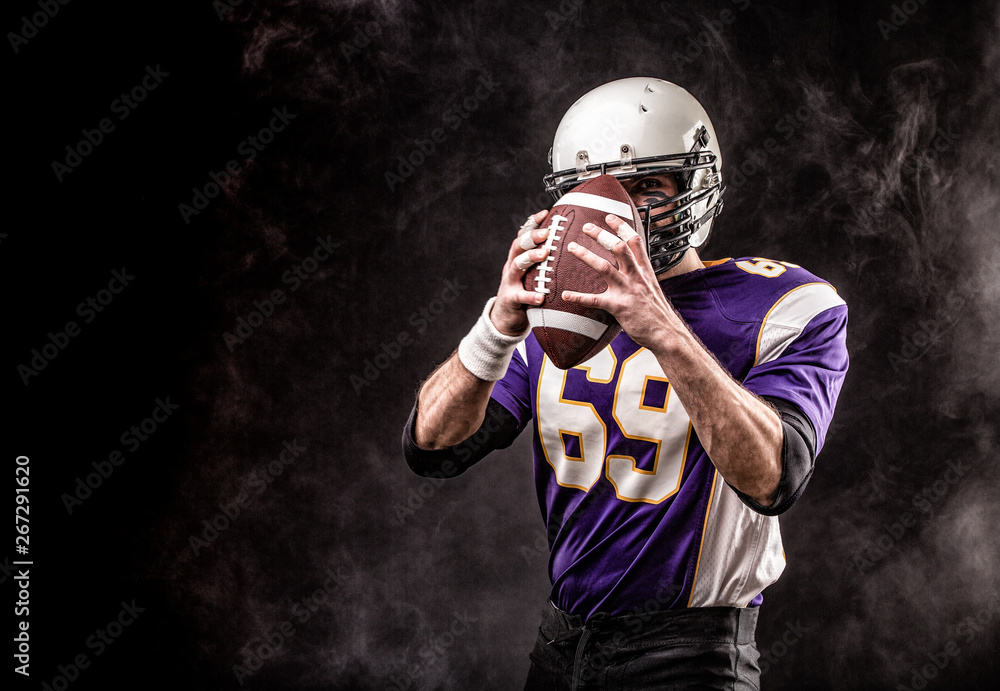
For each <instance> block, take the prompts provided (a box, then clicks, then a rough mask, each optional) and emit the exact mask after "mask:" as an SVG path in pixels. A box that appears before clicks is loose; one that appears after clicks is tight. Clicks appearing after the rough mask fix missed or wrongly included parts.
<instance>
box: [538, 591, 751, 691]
mask: <svg viewBox="0 0 1000 691" xmlns="http://www.w3.org/2000/svg"><path fill="white" fill-rule="evenodd" d="M756 628H757V608H756V607H745V608H736V607H701V608H692V609H680V610H669V611H663V612H654V613H645V614H635V615H624V616H616V617H607V616H605V615H602V614H597V615H595V616H593V617H591V619H590V620H589V621H587V622H584V621H583V620H582V618H581V617H578V616H574V615H571V614H567V613H566V612H563V611H562V610H561V609H559V608H558V607H556V606H555V605H554V604H552V603H551V602H549V603H547V604H546V607H545V609H544V610H542V623H541V626H539V627H538V640H537V641H536V642H535V649H534V650H533V651H532V652H531V669H530V670H528V680H527V682H525V686H524V689H525V691H564V690H565V691H577V689H580V690H583V689H587V690H591V689H602V690H610V689H685V690H687V689H726V690H727V691H751V690H753V691H756V690H757V689H759V688H760V667H759V666H758V665H757V660H758V657H759V654H758V652H757V644H756V641H755V640H754V630H755V629H756Z"/></svg>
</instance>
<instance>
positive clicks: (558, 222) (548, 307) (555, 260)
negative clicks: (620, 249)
mask: <svg viewBox="0 0 1000 691" xmlns="http://www.w3.org/2000/svg"><path fill="white" fill-rule="evenodd" d="M608 214H615V215H616V216H618V217H619V218H621V219H622V220H624V221H625V222H626V223H628V224H629V225H630V226H632V228H633V229H635V230H636V231H637V232H639V233H640V234H641V233H642V232H643V224H642V219H641V218H640V217H639V212H638V211H637V210H636V208H635V204H633V203H632V200H631V199H630V198H629V196H628V193H627V192H626V191H625V188H624V187H622V186H621V183H620V182H618V180H617V179H616V178H615V177H614V176H612V175H601V176H599V177H596V178H593V179H592V180H587V181H586V182H584V183H582V184H580V185H577V186H576V187H574V188H573V189H572V190H570V191H569V192H567V193H566V194H565V195H563V196H562V197H560V198H559V200H558V201H557V202H556V204H555V206H553V207H552V210H551V211H550V212H549V215H548V216H546V218H545V224H546V225H545V226H543V227H545V228H547V230H548V233H549V234H548V237H547V239H546V241H545V243H544V244H543V245H540V247H544V248H545V249H548V251H549V254H548V257H547V258H546V259H545V260H544V261H541V262H539V263H537V264H535V265H534V266H532V267H530V268H529V269H528V270H527V271H526V272H525V274H524V279H523V281H524V288H525V290H532V291H535V292H537V293H541V294H543V295H544V296H545V299H544V301H543V302H542V304H541V305H540V306H539V307H529V308H528V310H527V312H528V321H529V323H530V324H531V331H532V333H533V334H535V338H536V339H538V344H539V345H540V346H541V347H542V350H544V351H545V354H546V355H547V356H548V357H549V359H550V360H552V363H553V364H554V365H555V366H556V367H558V368H559V369H569V368H571V367H576V366H577V365H579V364H580V363H582V362H586V361H587V360H589V359H590V358H592V357H593V356H594V355H596V354H597V353H599V352H600V351H601V350H603V349H604V348H605V347H606V346H607V345H608V344H609V343H611V341H612V340H613V339H614V338H615V336H617V335H618V334H619V333H620V332H621V326H619V325H618V322H617V321H615V318H614V317H612V316H611V315H610V314H609V313H608V312H605V311H604V310H602V309H597V308H594V307H584V306H582V305H577V304H574V303H570V302H566V301H565V300H563V299H562V292H563V291H564V290H572V291H576V292H579V293H603V292H604V291H605V290H607V289H608V284H607V283H605V281H604V279H603V278H601V276H600V275H599V274H598V273H597V272H596V271H594V270H593V269H592V268H590V267H589V266H587V265H586V264H584V263H583V262H582V261H581V260H579V259H577V258H576V257H575V256H573V255H572V254H571V253H570V252H569V251H567V250H566V246H567V245H568V244H569V243H570V242H576V243H577V244H578V245H580V246H581V247H586V248H587V249H589V250H590V251H591V252H593V253H595V254H597V255H599V256H601V257H603V258H605V259H607V260H608V261H610V262H611V263H612V264H613V265H614V266H618V263H617V262H616V261H615V258H614V256H613V255H612V254H611V252H610V250H606V249H604V247H602V246H601V245H600V244H599V243H598V242H597V241H596V240H593V239H591V238H590V237H589V236H588V235H586V234H585V233H584V232H583V226H584V225H586V224H587V223H593V224H594V225H596V226H597V227H598V228H603V229H605V230H608V231H610V232H614V231H612V230H611V228H610V227H608V224H607V223H606V222H605V217H606V216H607V215H608Z"/></svg>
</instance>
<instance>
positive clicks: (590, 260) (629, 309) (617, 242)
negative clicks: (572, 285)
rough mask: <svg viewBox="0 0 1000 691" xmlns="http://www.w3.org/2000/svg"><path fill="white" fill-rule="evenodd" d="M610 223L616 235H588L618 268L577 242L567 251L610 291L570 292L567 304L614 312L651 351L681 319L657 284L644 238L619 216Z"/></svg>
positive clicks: (590, 230) (594, 231)
mask: <svg viewBox="0 0 1000 691" xmlns="http://www.w3.org/2000/svg"><path fill="white" fill-rule="evenodd" d="M605 220H606V221H607V224H608V226H609V227H610V228H611V229H612V230H613V231H615V233H614V234H613V233H609V232H608V231H607V230H604V229H603V228H600V227H598V226H595V225H593V224H591V223H588V224H587V225H585V226H584V227H583V232H584V233H586V234H587V235H588V236H589V237H591V238H593V239H594V240H597V241H598V242H599V243H600V244H601V245H602V246H603V247H605V248H607V249H608V250H610V252H611V254H612V255H614V258H615V261H616V262H618V268H615V266H614V265H613V264H612V263H611V262H609V261H608V260H606V259H604V258H602V257H599V256H598V255H596V254H594V253H593V252H591V251H590V250H588V249H586V248H585V247H581V246H580V245H578V244H577V243H575V242H571V243H570V244H569V245H568V246H567V249H568V250H569V252H570V253H572V254H573V255H575V256H576V257H578V258H579V259H580V260H581V261H583V262H584V263H585V264H587V265H588V266H590V267H591V268H592V269H594V270H595V271H597V273H599V274H600V275H601V278H603V279H604V281H605V282H606V283H607V284H608V289H607V290H606V291H604V292H603V293H577V292H574V291H572V290H565V291H563V300H566V301H567V302H575V303H577V304H580V305H585V306H587V307H597V308H600V309H603V310H606V311H607V312H610V313H611V314H612V315H613V316H614V318H615V319H617V320H618V323H619V324H621V327H622V329H623V330H624V331H625V333H627V334H628V335H629V336H630V337H631V338H632V340H634V341H635V342H636V343H638V344H639V345H641V346H646V347H647V348H649V347H651V346H652V345H653V344H656V343H658V342H660V341H661V340H662V339H663V337H664V333H665V330H664V327H665V326H666V325H667V324H668V323H669V322H670V320H672V319H676V318H677V317H676V313H675V312H674V310H673V307H671V305H670V302H669V301H668V300H667V298H666V296H664V294H663V291H662V290H661V289H660V284H659V282H658V281H657V280H656V274H655V273H654V272H653V265H652V264H650V262H649V257H648V256H647V255H646V246H645V242H644V241H643V239H642V236H641V235H639V233H637V232H635V230H633V229H632V227H631V226H629V224H628V223H626V222H625V221H623V220H622V219H620V218H618V217H617V216H615V215H614V214H608V216H607V218H606V219H605ZM616 234H617V236H616Z"/></svg>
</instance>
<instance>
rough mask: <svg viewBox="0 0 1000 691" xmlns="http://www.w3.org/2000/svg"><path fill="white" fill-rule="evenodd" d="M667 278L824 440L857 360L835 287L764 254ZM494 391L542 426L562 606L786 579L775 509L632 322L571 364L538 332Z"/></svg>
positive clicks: (689, 600) (728, 361)
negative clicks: (764, 510) (704, 441)
mask: <svg viewBox="0 0 1000 691" xmlns="http://www.w3.org/2000/svg"><path fill="white" fill-rule="evenodd" d="M660 286H661V288H662V289H663V291H664V293H665V294H666V295H667V296H668V297H669V298H670V300H671V302H672V303H673V305H674V307H675V308H676V309H677V311H678V312H679V313H680V315H681V316H682V317H683V318H684V320H685V321H686V322H687V324H688V325H689V326H690V327H691V329H692V331H694V333H695V334H697V335H698V337H699V338H700V339H701V341H702V343H704V344H705V347H706V348H708V350H710V351H711V352H712V353H714V355H715V357H716V358H717V359H718V360H719V362H720V363H722V365H723V366H724V367H725V368H726V369H727V370H728V371H729V372H730V373H731V374H732V376H733V377H734V378H736V379H737V380H738V381H740V382H742V383H743V386H744V387H745V388H747V389H748V390H750V391H752V392H753V393H755V394H758V395H765V396H775V397H779V398H782V399H785V400H787V401H790V402H792V403H794V404H795V405H797V406H798V407H799V408H801V409H802V411H803V412H804V413H805V414H806V416H808V418H809V420H810V421H811V422H812V424H813V427H814V428H815V430H816V436H817V446H818V447H820V448H821V447H822V444H823V438H824V436H825V435H826V431H827V428H828V427H829V425H830V420H831V418H832V416H833V409H834V406H835V404H836V401H837V396H838V394H839V392H840V387H841V384H842V382H843V379H844V375H845V374H846V372H847V366H848V357H847V348H846V344H845V337H846V325H847V307H846V305H845V303H844V301H843V300H842V299H841V298H840V297H839V296H838V295H837V293H836V291H835V290H834V289H833V288H832V287H831V286H830V285H829V284H828V283H826V282H824V281H822V280H820V279H818V278H816V277H815V276H813V275H812V274H810V273H808V272H807V271H805V270H804V269H802V268H800V267H798V266H796V265H794V264H788V263H786V262H777V261H771V260H767V259H761V258H745V259H740V260H734V259H726V260H721V261H718V262H710V263H706V265H705V268H703V269H698V270H696V271H692V272H689V273H686V274H683V275H680V276H676V277H673V278H669V279H667V280H665V281H661V282H660ZM493 398H494V399H496V400H497V401H498V402H499V403H501V404H502V405H503V406H504V407H505V408H506V409H507V410H509V411H510V412H511V413H513V415H514V416H515V417H516V418H517V419H518V421H519V423H520V424H521V425H522V426H525V425H527V423H528V421H529V420H530V421H533V423H534V425H533V432H534V468H535V471H534V472H535V487H536V491H537V494H538V503H539V506H540V507H541V511H542V517H543V519H544V520H545V523H546V525H547V526H548V535H549V542H550V544H551V553H550V556H549V577H550V578H551V580H552V593H551V596H550V597H551V599H552V601H553V602H555V604H556V605H558V606H559V607H560V608H562V609H563V610H566V611H568V612H571V613H574V614H579V615H583V616H585V617H589V616H591V615H593V614H594V613H596V612H598V611H602V612H607V613H609V614H627V613H629V612H632V611H635V610H637V609H639V608H643V607H646V606H648V605H647V603H648V602H649V601H650V600H651V599H652V600H655V601H657V602H659V603H660V604H659V605H658V606H659V607H661V608H683V607H713V606H729V607H743V606H746V605H748V604H759V603H760V600H761V598H760V593H761V591H762V590H763V589H764V588H765V587H766V586H768V585H770V584H771V583H773V582H774V581H776V580H777V579H778V576H779V575H780V574H781V571H782V570H783V569H784V566H785V559H784V552H783V550H782V546H781V535H780V532H779V529H778V519H777V517H773V516H764V515H762V514H759V513H757V512H755V511H753V510H752V509H750V508H749V507H748V506H747V505H745V504H744V503H743V502H742V501H740V499H739V497H738V496H737V495H736V493H735V492H734V491H733V490H732V488H730V487H729V486H728V485H727V484H726V482H725V480H724V479H723V478H722V477H720V476H719V474H718V472H717V471H716V469H715V466H714V465H713V464H712V462H711V460H710V459H709V457H708V454H707V453H706V452H705V449H704V448H703V447H702V445H701V443H700V442H699V440H698V435H697V434H696V433H695V432H694V429H693V427H692V425H691V421H690V419H689V417H688V414H687V412H686V411H685V409H684V405H683V404H682V403H681V401H680V399H679V398H678V397H677V396H676V395H673V391H672V389H671V387H670V385H669V382H668V381H667V379H666V377H664V375H663V370H662V369H661V368H660V366H659V363H657V361H656V358H655V357H653V355H652V353H651V352H650V351H649V350H647V349H646V348H640V347H639V346H638V345H637V344H636V343H635V341H633V340H632V339H631V338H629V337H628V335H627V334H625V333H622V334H620V335H619V336H618V337H617V338H616V339H615V340H614V341H613V342H612V343H611V345H610V346H609V347H607V348H606V349H605V350H603V351H601V352H600V353H599V354H598V355H596V356H595V357H594V358H592V359H590V360H588V361H587V362H585V363H583V364H581V365H578V366H577V367H574V368H572V369H570V370H560V369H558V368H556V367H555V366H554V365H553V364H552V362H551V361H550V360H548V358H546V357H545V355H544V353H543V352H542V350H541V348H540V347H539V345H538V343H537V341H536V340H535V339H534V337H533V336H529V337H528V338H527V339H526V340H525V341H524V342H523V343H522V344H521V345H520V346H518V349H517V352H515V354H514V357H513V358H512V360H511V364H510V367H509V368H508V370H507V373H506V375H505V376H504V378H503V379H502V380H500V381H499V382H497V384H496V386H495V387H494V389H493ZM818 450H819V449H818V448H817V451H818Z"/></svg>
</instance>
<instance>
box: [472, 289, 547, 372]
mask: <svg viewBox="0 0 1000 691" xmlns="http://www.w3.org/2000/svg"><path fill="white" fill-rule="evenodd" d="M494 302H496V298H495V297H492V298H490V300H489V302H487V303H486V307H485V309H483V313H482V314H481V315H480V316H479V320H478V321H477V322H476V325H475V326H473V327H472V331H470V332H469V333H468V335H466V337H465V338H463V339H462V342H461V343H459V344H458V359H459V360H460V361H461V362H462V364H463V365H465V369H467V370H469V371H470V372H472V373H473V374H474V375H475V376H476V377H478V378H479V379H482V380H483V381H497V380H498V379H503V375H504V374H506V373H507V365H509V364H510V358H511V356H512V355H513V354H514V349H515V348H516V347H517V344H518V343H520V342H521V341H523V340H524V339H525V338H527V336H528V333H529V332H530V331H531V327H528V329H526V330H525V332H524V333H523V334H521V335H520V336H505V335H504V334H502V333H500V332H499V331H497V329H496V327H495V326H493V322H492V321H490V310H491V309H492V308H493V303H494Z"/></svg>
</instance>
